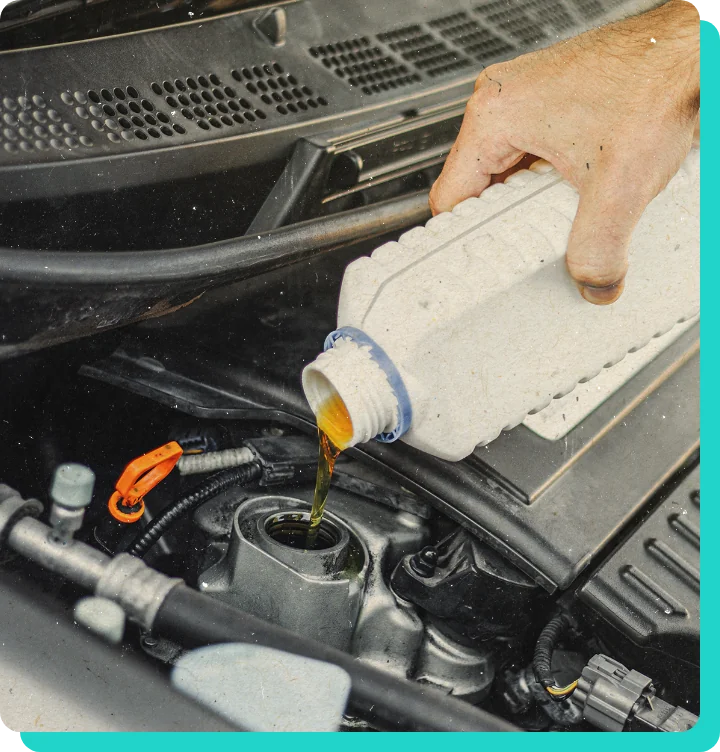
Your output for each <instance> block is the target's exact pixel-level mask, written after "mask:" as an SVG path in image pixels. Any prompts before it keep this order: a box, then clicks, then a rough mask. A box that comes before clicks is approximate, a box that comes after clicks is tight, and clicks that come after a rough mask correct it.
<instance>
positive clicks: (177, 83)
mask: <svg viewBox="0 0 720 752" xmlns="http://www.w3.org/2000/svg"><path fill="white" fill-rule="evenodd" d="M175 88H176V89H177V90H178V91H185V90H186V89H187V85H186V84H185V82H184V81H182V80H181V79H179V78H176V79H175Z"/></svg>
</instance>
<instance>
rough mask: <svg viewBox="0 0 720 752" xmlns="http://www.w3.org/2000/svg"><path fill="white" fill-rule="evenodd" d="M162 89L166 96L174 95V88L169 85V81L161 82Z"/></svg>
mask: <svg viewBox="0 0 720 752" xmlns="http://www.w3.org/2000/svg"><path fill="white" fill-rule="evenodd" d="M163 88H164V89H165V91H166V92H167V93H168V94H174V93H175V87H174V86H173V85H172V84H171V83H170V81H163Z"/></svg>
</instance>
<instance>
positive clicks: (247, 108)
mask: <svg viewBox="0 0 720 752" xmlns="http://www.w3.org/2000/svg"><path fill="white" fill-rule="evenodd" d="M240 105H241V106H242V107H244V108H245V109H246V110H249V109H250V107H251V105H250V102H248V101H247V99H241V100H240Z"/></svg>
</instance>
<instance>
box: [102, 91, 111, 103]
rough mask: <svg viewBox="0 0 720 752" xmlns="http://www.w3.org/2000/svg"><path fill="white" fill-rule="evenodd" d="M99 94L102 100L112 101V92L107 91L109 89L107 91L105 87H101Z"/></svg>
mask: <svg viewBox="0 0 720 752" xmlns="http://www.w3.org/2000/svg"><path fill="white" fill-rule="evenodd" d="M100 94H101V95H102V98H103V99H104V100H105V101H106V102H112V100H113V95H112V94H111V93H110V92H109V91H108V90H107V89H102V90H101V91H100Z"/></svg>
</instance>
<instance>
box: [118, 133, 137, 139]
mask: <svg viewBox="0 0 720 752" xmlns="http://www.w3.org/2000/svg"><path fill="white" fill-rule="evenodd" d="M120 135H121V136H122V137H123V138H124V139H125V140H126V141H132V140H133V139H134V138H135V134H134V133H133V132H132V131H123V132H122V133H121V134H120Z"/></svg>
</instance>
